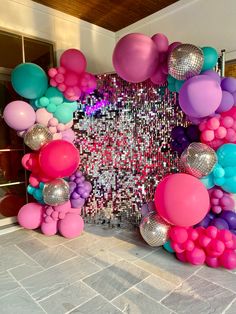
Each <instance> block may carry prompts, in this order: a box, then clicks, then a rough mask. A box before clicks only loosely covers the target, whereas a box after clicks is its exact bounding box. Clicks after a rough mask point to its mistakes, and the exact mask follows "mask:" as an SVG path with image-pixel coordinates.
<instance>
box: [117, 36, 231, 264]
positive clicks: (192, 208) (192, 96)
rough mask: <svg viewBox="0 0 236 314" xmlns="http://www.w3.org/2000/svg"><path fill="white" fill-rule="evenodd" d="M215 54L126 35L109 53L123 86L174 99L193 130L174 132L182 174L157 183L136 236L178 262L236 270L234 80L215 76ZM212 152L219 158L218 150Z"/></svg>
mask: <svg viewBox="0 0 236 314" xmlns="http://www.w3.org/2000/svg"><path fill="white" fill-rule="evenodd" d="M217 62H218V53H217V51H216V50H215V49H214V48H212V47H201V48H199V47H196V46H194V45H192V44H182V43H179V42H174V43H172V44H169V41H168V38H167V37H166V36H165V35H164V34H160V33H158V34H155V35H154V36H152V38H150V37H148V36H145V35H143V34H138V33H134V34H128V35H126V36H124V37H123V38H121V39H120V40H119V41H118V43H117V45H116V47H115V49H114V52H113V65H114V68H115V70H116V72H117V73H118V75H119V76H120V77H121V78H123V79H124V80H126V81H128V82H134V83H138V82H142V81H144V80H147V79H150V80H151V81H152V82H153V83H155V84H157V85H162V84H167V86H168V89H169V90H170V91H171V92H177V93H178V96H179V97H178V99H179V105H180V108H181V109H182V111H183V112H184V113H185V115H186V116H187V118H188V120H189V121H190V122H192V123H193V124H192V125H190V124H189V126H188V127H187V128H186V127H183V126H177V127H175V128H174V129H173V130H172V133H171V134H172V139H173V141H172V149H173V150H174V151H176V152H177V153H178V155H179V156H180V160H181V164H182V166H181V173H177V174H170V175H168V176H167V177H165V178H163V179H162V180H161V181H160V183H159V184H158V186H157V188H156V192H155V197H154V203H153V204H152V205H150V204H149V205H148V208H150V210H147V208H144V207H143V208H142V215H143V219H142V222H141V224H140V232H141V234H142V236H143V238H144V240H145V241H146V242H147V243H148V244H150V245H152V246H161V245H163V246H164V248H165V249H166V250H167V251H169V252H171V253H175V254H176V257H177V258H178V259H179V260H180V261H182V262H188V263H191V264H193V265H201V264H204V263H206V264H207V265H208V266H210V267H225V268H228V269H234V268H236V251H235V250H236V235H235V233H236V213H235V211H234V201H233V199H232V195H231V193H236V166H235V164H236V107H235V106H236V79H235V78H227V77H226V78H224V77H220V76H219V74H218V73H217V72H216V71H214V68H215V66H216V65H217ZM215 150H216V151H215Z"/></svg>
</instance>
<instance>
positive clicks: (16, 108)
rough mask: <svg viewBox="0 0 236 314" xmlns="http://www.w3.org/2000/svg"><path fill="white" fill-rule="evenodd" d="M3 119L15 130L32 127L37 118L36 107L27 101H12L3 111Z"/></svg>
mask: <svg viewBox="0 0 236 314" xmlns="http://www.w3.org/2000/svg"><path fill="white" fill-rule="evenodd" d="M3 119H4V120H5V122H6V124H7V125H8V126H9V127H11V128H12V129H14V130H17V131H23V130H26V129H28V128H30V127H31V126H32V125H33V124H34V123H35V120H36V114H35V111H34V109H33V108H32V107H31V106H30V105H29V104H28V103H27V102H25V101H21V100H15V101H12V102H10V103H9V104H8V105H7V106H6V107H5V109H4V111H3Z"/></svg>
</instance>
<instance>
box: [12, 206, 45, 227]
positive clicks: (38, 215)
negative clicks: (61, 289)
mask: <svg viewBox="0 0 236 314" xmlns="http://www.w3.org/2000/svg"><path fill="white" fill-rule="evenodd" d="M17 220H18V222H19V224H20V225H21V226H22V227H24V228H26V229H36V228H38V227H39V226H40V225H41V223H42V221H43V206H42V205H41V204H38V203H28V204H26V205H24V206H23V207H21V209H20V210H19V213H18V215H17Z"/></svg>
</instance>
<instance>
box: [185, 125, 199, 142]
mask: <svg viewBox="0 0 236 314" xmlns="http://www.w3.org/2000/svg"><path fill="white" fill-rule="evenodd" d="M186 134H187V136H188V138H189V139H190V140H191V141H193V142H199V139H200V131H199V128H198V126H196V125H189V126H188V127H187V130H186Z"/></svg>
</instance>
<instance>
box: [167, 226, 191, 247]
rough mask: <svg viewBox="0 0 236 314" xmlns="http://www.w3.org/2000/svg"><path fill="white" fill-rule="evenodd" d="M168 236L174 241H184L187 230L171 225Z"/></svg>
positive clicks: (186, 237) (186, 236)
mask: <svg viewBox="0 0 236 314" xmlns="http://www.w3.org/2000/svg"><path fill="white" fill-rule="evenodd" d="M169 236H170V238H171V239H172V240H173V241H175V242H178V243H184V242H185V241H187V239H188V232H187V230H186V229H185V228H181V227H172V228H171V229H170V232H169Z"/></svg>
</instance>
